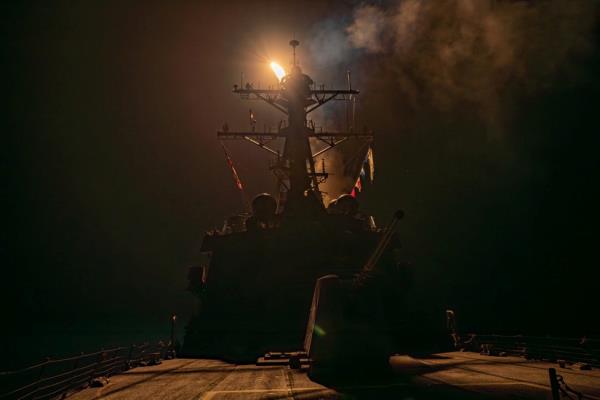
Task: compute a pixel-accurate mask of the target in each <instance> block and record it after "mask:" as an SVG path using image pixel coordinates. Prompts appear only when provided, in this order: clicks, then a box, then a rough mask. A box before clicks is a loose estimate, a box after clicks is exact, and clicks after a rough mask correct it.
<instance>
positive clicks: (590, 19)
mask: <svg viewBox="0 0 600 400" xmlns="http://www.w3.org/2000/svg"><path fill="white" fill-rule="evenodd" d="M597 9H598V2H594V1H587V0H581V1H579V0H574V1H559V0H550V1H509V0H506V1H502V0H489V1H486V0H440V1H435V2H430V1H421V0H400V1H396V2H390V3H388V4H387V5H381V4H380V3H379V4H378V5H372V4H363V5H360V6H358V7H357V8H355V9H354V11H353V15H352V19H351V20H349V21H348V20H346V21H343V20H341V19H339V18H338V19H337V20H330V21H326V22H324V23H322V24H320V25H318V26H316V27H315V29H314V34H313V37H315V38H317V40H316V41H315V42H314V43H313V44H312V45H311V49H310V50H311V52H312V53H313V54H314V57H313V59H316V60H324V62H329V63H330V65H329V66H328V67H329V68H331V67H333V68H332V69H333V70H336V71H338V72H339V70H341V68H340V63H341V62H343V60H345V62H346V63H350V64H355V65H359V66H360V65H361V64H362V68H363V69H365V68H367V69H368V71H366V72H371V76H370V79H369V81H368V82H367V84H369V85H374V86H375V87H377V85H381V84H382V83H381V82H377V81H378V79H380V80H385V85H389V86H392V87H393V88H394V89H395V90H397V91H398V97H399V98H402V99H403V103H405V104H403V106H405V107H409V109H410V110H412V111H414V110H415V109H419V108H421V107H434V108H436V109H439V110H441V111H452V110H453V108H454V107H457V106H461V107H464V106H465V105H467V106H473V107H474V108H473V109H474V110H475V111H476V112H478V113H480V114H481V116H482V118H483V120H484V121H487V122H488V124H490V125H498V124H500V123H501V120H502V119H503V118H504V115H503V112H504V111H505V110H503V107H502V106H501V105H500V104H499V102H501V99H502V97H503V96H505V95H510V94H511V91H512V90H513V89H516V90H518V92H519V93H531V92H536V91H543V90H547V89H549V88H550V87H551V86H552V84H553V82H555V81H556V80H557V79H558V80H560V81H561V84H565V83H567V84H568V83H569V81H571V80H574V79H578V71H577V67H576V65H577V61H578V58H580V57H582V56H585V54H586V52H587V51H588V50H589V49H590V48H591V43H590V42H591V36H592V33H593V29H594V23H595V18H596V14H597ZM349 60H350V61H349ZM365 64H366V65H368V67H365V66H364V65H365ZM373 65H374V66H375V67H376V71H377V72H376V73H375V72H373V69H372V66H373ZM320 66H321V65H320ZM336 67H337V68H336ZM359 68H360V67H359ZM364 72H365V71H362V73H361V74H359V75H364ZM565 81H566V82H565ZM365 89H368V88H365Z"/></svg>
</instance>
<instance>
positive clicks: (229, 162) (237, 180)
mask: <svg viewBox="0 0 600 400" xmlns="http://www.w3.org/2000/svg"><path fill="white" fill-rule="evenodd" d="M221 147H223V152H224V153H225V160H227V165H229V168H231V175H232V176H233V181H234V182H235V185H236V186H237V188H238V189H240V190H241V191H243V190H244V187H243V186H242V181H241V180H240V177H239V176H238V174H237V171H236V170H235V167H234V166H233V160H232V159H231V157H229V153H228V152H227V149H226V148H225V145H224V144H223V143H221Z"/></svg>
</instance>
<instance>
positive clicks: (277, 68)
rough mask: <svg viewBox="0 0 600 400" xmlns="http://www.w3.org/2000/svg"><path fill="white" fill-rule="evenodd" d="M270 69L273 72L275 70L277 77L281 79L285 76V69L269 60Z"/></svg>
mask: <svg viewBox="0 0 600 400" xmlns="http://www.w3.org/2000/svg"><path fill="white" fill-rule="evenodd" d="M271 69H272V70H273V72H275V75H277V79H279V80H281V78H283V77H284V76H285V70H284V69H283V67H282V66H281V65H279V64H277V63H276V62H275V61H272V62H271Z"/></svg>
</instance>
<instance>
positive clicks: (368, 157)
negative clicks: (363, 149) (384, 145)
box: [367, 146, 375, 183]
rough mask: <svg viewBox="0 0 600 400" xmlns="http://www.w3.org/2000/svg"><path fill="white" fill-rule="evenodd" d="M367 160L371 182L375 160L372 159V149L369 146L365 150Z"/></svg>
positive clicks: (373, 176)
mask: <svg viewBox="0 0 600 400" xmlns="http://www.w3.org/2000/svg"><path fill="white" fill-rule="evenodd" d="M367 162H368V163H369V177H370V178H371V183H373V179H375V160H374V159H373V149H372V148H371V146H369V150H368V151H367Z"/></svg>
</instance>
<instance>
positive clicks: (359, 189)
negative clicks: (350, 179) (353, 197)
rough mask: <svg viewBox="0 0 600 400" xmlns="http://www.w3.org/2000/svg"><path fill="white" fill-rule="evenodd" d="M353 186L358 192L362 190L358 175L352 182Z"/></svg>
mask: <svg viewBox="0 0 600 400" xmlns="http://www.w3.org/2000/svg"><path fill="white" fill-rule="evenodd" d="M354 187H355V188H356V189H358V191H359V192H362V181H361V180H360V176H359V177H358V179H357V180H356V183H355V184H354Z"/></svg>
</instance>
